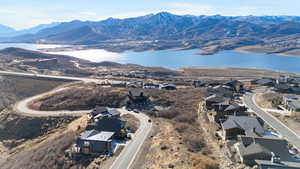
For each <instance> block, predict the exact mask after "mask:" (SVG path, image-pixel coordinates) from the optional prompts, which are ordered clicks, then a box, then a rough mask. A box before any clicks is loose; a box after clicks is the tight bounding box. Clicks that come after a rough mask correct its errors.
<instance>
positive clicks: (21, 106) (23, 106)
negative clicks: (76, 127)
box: [14, 88, 92, 116]
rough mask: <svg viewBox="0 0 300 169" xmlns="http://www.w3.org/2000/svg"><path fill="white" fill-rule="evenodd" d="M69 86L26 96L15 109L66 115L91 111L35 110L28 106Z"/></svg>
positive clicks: (34, 112) (39, 114)
mask: <svg viewBox="0 0 300 169" xmlns="http://www.w3.org/2000/svg"><path fill="white" fill-rule="evenodd" d="M65 89H67V88H60V89H56V90H52V91H50V92H47V93H43V94H40V95H36V96H33V97H29V98H26V99H24V100H22V101H20V102H18V103H16V104H15V105H14V109H15V110H16V111H17V112H18V113H22V114H25V115H32V116H59V115H61V116H64V115H82V114H86V113H89V112H91V111H92V110H79V111H70V110H60V111H40V110H33V109H31V108H29V107H28V105H29V104H30V103H32V102H33V101H35V100H38V99H40V98H42V97H44V96H46V95H49V94H51V93H55V92H59V91H62V90H65Z"/></svg>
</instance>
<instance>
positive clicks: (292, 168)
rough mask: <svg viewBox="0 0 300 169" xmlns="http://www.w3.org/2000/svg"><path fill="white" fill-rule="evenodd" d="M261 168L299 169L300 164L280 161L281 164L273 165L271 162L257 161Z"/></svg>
mask: <svg viewBox="0 0 300 169" xmlns="http://www.w3.org/2000/svg"><path fill="white" fill-rule="evenodd" d="M255 162H256V163H257V164H258V165H259V166H265V167H268V169H299V168H300V163H299V162H290V161H280V163H273V162H272V161H270V160H255Z"/></svg>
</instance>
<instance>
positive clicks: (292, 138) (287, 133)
mask: <svg viewBox="0 0 300 169" xmlns="http://www.w3.org/2000/svg"><path fill="white" fill-rule="evenodd" d="M262 92H264V90H263V89H258V90H254V91H252V93H247V94H245V95H244V103H245V105H246V106H247V107H248V108H249V109H251V110H253V111H254V112H255V114H257V116H259V117H260V118H262V119H263V120H264V121H265V122H266V123H267V124H268V125H270V126H271V127H272V128H273V129H274V130H276V131H277V132H278V133H279V134H280V135H281V136H282V137H283V138H284V139H286V140H288V141H289V142H290V143H291V144H293V145H294V146H295V147H296V148H297V149H298V150H300V137H299V136H298V135H297V134H296V133H295V132H294V131H293V130H291V129H290V128H288V127H287V126H286V125H285V124H283V123H282V122H281V121H280V120H278V119H277V118H276V117H274V116H273V115H272V114H270V113H267V112H265V111H264V110H263V109H261V108H260V107H259V106H258V105H257V104H256V103H255V101H254V97H255V95H256V94H258V93H262Z"/></svg>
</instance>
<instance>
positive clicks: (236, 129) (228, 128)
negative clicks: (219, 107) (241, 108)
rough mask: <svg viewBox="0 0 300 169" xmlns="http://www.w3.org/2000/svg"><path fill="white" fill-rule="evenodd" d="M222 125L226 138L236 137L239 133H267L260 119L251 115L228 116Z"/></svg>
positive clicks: (259, 134) (224, 137)
mask: <svg viewBox="0 0 300 169" xmlns="http://www.w3.org/2000/svg"><path fill="white" fill-rule="evenodd" d="M221 126H222V135H223V139H224V140H227V139H232V138H236V137H237V136H238V135H249V134H251V135H258V136H261V135H263V134H264V133H265V129H264V128H263V127H262V125H261V123H260V122H259V121H258V119H257V118H256V117H250V116H228V119H227V120H225V121H224V122H223V123H221Z"/></svg>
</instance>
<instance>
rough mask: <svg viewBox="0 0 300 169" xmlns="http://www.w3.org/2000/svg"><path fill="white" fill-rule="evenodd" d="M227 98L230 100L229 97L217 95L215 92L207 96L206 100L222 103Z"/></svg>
mask: <svg viewBox="0 0 300 169" xmlns="http://www.w3.org/2000/svg"><path fill="white" fill-rule="evenodd" d="M225 100H228V99H226V98H224V97H221V96H217V95H215V94H214V95H211V96H208V97H206V98H205V101H209V102H215V103H222V102H224V101H225Z"/></svg>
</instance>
